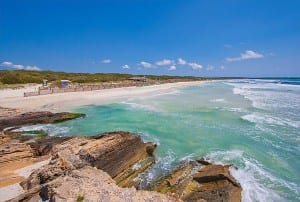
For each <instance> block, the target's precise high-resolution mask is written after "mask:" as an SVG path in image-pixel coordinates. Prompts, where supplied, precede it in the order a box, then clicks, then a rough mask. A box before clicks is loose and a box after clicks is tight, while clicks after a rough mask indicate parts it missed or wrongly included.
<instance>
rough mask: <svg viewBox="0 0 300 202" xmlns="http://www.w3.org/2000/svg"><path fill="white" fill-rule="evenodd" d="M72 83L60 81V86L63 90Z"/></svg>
mask: <svg viewBox="0 0 300 202" xmlns="http://www.w3.org/2000/svg"><path fill="white" fill-rule="evenodd" d="M70 82H71V81H69V80H60V85H61V87H62V88H65V87H68V86H69V84H70Z"/></svg>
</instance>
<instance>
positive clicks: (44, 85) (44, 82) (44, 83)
mask: <svg viewBox="0 0 300 202" xmlns="http://www.w3.org/2000/svg"><path fill="white" fill-rule="evenodd" d="M47 86H48V80H47V79H43V87H47Z"/></svg>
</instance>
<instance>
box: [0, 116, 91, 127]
mask: <svg viewBox="0 0 300 202" xmlns="http://www.w3.org/2000/svg"><path fill="white" fill-rule="evenodd" d="M84 116H85V115H84V114H79V113H68V112H61V113H52V112H47V111H46V112H27V113H22V114H14V115H13V116H9V117H4V118H1V119H0V131H2V130H3V129H5V128H8V127H17V126H24V125H34V124H42V123H57V122H62V121H67V120H71V119H75V118H79V117H84Z"/></svg>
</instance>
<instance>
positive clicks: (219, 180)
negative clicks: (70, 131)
mask: <svg viewBox="0 0 300 202" xmlns="http://www.w3.org/2000/svg"><path fill="white" fill-rule="evenodd" d="M202 161H203V164H202V165H201V164H199V163H198V162H199V161H198V162H196V161H189V162H187V163H181V164H180V165H179V166H178V167H177V168H175V169H174V170H173V171H172V172H171V174H169V175H167V176H166V177H164V178H163V179H162V180H160V181H158V182H155V183H154V185H152V187H151V190H154V191H159V192H162V193H176V194H178V195H179V196H180V198H181V199H182V200H183V201H199V200H204V201H208V202H209V201H214V202H215V201H217V202H218V201H220V202H221V201H222V202H224V201H228V202H229V201H230V202H238V201H241V191H242V188H241V186H240V184H239V183H238V182H237V181H236V180H235V179H234V178H233V177H232V176H231V175H230V172H229V168H230V167H232V166H231V165H225V166H223V165H214V164H211V163H208V162H207V161H204V160H203V159H202V160H201V162H202ZM232 168H233V169H236V168H235V167H232Z"/></svg>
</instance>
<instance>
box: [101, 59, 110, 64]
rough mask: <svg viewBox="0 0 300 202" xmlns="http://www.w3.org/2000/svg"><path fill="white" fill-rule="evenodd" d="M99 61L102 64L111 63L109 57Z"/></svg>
mask: <svg viewBox="0 0 300 202" xmlns="http://www.w3.org/2000/svg"><path fill="white" fill-rule="evenodd" d="M101 62H102V63H104V64H108V63H111V60H110V59H104V60H102V61H101Z"/></svg>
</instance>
